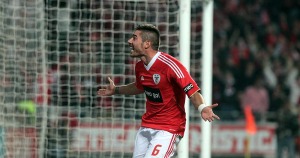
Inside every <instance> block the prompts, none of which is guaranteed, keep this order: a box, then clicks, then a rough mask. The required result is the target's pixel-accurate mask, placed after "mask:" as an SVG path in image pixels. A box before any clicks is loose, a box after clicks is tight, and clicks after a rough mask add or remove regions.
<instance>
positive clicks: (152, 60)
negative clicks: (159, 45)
mask: <svg viewBox="0 0 300 158" xmlns="http://www.w3.org/2000/svg"><path fill="white" fill-rule="evenodd" d="M160 54H161V52H157V53H156V54H155V55H154V57H153V58H152V59H151V61H150V62H149V64H148V65H145V64H144V67H145V69H146V70H147V71H148V70H150V68H151V67H152V65H153V64H154V62H155V61H156V59H157V58H158V56H159V55H160Z"/></svg>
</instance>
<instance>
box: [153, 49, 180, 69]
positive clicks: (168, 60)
mask: <svg viewBox="0 0 300 158" xmlns="http://www.w3.org/2000/svg"><path fill="white" fill-rule="evenodd" d="M158 60H160V61H161V62H163V63H164V64H166V65H169V66H178V67H182V66H183V65H182V64H181V62H180V61H179V60H178V59H176V58H175V57H173V56H171V55H169V54H167V53H163V52H161V54H160V55H159V56H158Z"/></svg>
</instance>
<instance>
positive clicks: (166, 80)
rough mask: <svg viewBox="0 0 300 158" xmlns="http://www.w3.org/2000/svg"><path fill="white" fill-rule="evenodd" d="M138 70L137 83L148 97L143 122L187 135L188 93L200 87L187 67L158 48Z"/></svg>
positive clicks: (137, 67)
mask: <svg viewBox="0 0 300 158" xmlns="http://www.w3.org/2000/svg"><path fill="white" fill-rule="evenodd" d="M135 71H136V86H137V88H139V89H142V90H144V92H145V95H146V98H147V101H146V113H145V114H144V115H143V116H142V126H143V127H149V128H153V129H159V130H166V131H168V132H171V133H174V134H180V135H181V136H183V135H184V129H185V121H186V118H185V115H186V114H185V109H184V103H185V95H187V96H188V97H190V96H191V95H193V94H194V93H196V92H197V91H199V90H200V88H199V87H198V85H197V84H196V82H195V81H194V80H193V79H192V77H191V76H190V74H189V73H188V72H187V70H186V68H185V67H184V66H183V65H182V64H181V63H180V62H179V61H178V60H177V59H176V58H174V57H172V56H170V55H169V54H166V53H163V52H158V53H157V54H156V55H155V56H154V57H153V59H152V60H151V61H150V63H149V64H148V65H145V64H144V63H143V61H139V62H138V63H137V64H136V67H135Z"/></svg>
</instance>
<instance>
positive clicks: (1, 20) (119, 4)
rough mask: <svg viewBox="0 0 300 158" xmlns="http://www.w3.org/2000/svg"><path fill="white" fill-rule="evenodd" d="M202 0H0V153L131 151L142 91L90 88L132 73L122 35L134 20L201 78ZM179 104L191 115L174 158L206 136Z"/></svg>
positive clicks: (195, 149)
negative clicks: (156, 32) (104, 92)
mask: <svg viewBox="0 0 300 158" xmlns="http://www.w3.org/2000/svg"><path fill="white" fill-rule="evenodd" d="M205 2H213V1H210V0H207V1H205ZM203 3H204V1H203V0H158V1H156V0H155V1H152V0H100V1H99V0H88V1H86V0H1V1H0V81H1V82H0V83H1V85H0V93H1V95H0V157H33V158H35V157H36V158H37V157H45V158H46V157H67V158H71V157H81V158H85V157H105V158H106V157H111V158H117V157H118V158H119V157H123V158H126V157H130V156H131V154H132V153H131V152H132V148H133V143H134V136H135V133H136V129H137V128H138V127H139V124H140V118H141V116H142V114H143V113H144V111H145V106H144V103H145V97H144V96H143V95H137V96H113V97H99V96H97V94H96V91H97V89H98V88H99V87H102V86H104V85H106V84H107V83H108V81H107V77H111V78H112V79H113V80H114V81H115V83H116V84H126V83H130V82H132V81H134V79H135V75H134V63H135V62H136V60H135V59H131V58H130V57H129V51H130V48H129V47H128V44H127V40H128V38H129V37H130V36H131V34H132V31H133V29H134V28H135V27H136V26H137V25H138V24H141V23H153V24H154V25H156V26H157V27H158V28H159V29H160V31H161V47H160V50H161V51H163V52H166V53H169V54H171V55H173V56H175V57H176V58H179V59H180V60H181V61H182V62H183V63H184V65H185V66H186V67H187V69H188V70H189V71H190V73H191V75H192V77H193V78H194V79H195V80H196V82H197V83H198V84H199V86H201V87H202V86H204V85H203V83H205V82H206V81H205V80H206V79H204V78H202V77H203V76H202V74H203V73H204V72H202V68H203V67H204V63H203V61H202V60H203V57H204V54H202V52H205V53H209V51H210V50H209V49H208V50H203V49H202V47H203V44H204V43H203V42H204V41H203V40H202V35H204V34H203V33H202V28H203V31H204V29H205V28H206V27H205V26H206V24H205V22H207V21H203V20H202V18H205V17H206V18H207V19H206V20H208V21H209V20H212V19H209V17H208V16H205V17H202V16H204V14H203V11H206V9H205V8H203V7H205V6H206V5H203ZM204 25H205V26H204ZM208 31H212V30H209V29H208V30H205V33H206V34H205V36H208V35H207V33H208V34H209V32H208ZM206 39H207V37H206ZM206 42H207V41H206ZM209 45H210V44H209V43H208V47H209ZM208 64H209V63H208ZM205 73H209V72H205ZM202 80H203V81H202ZM208 88H210V87H203V89H206V91H208V90H209V89H208ZM207 95H210V94H205V99H206V101H207V103H208V104H209V103H210V102H209V101H208V100H209V99H210V96H207ZM186 104H187V106H186V110H187V115H188V116H189V118H190V120H189V118H188V119H187V120H188V122H187V123H188V124H187V133H186V134H185V136H186V137H185V138H183V140H182V143H181V145H180V149H179V151H180V153H179V158H185V157H189V155H193V156H200V149H201V148H205V147H203V146H202V145H201V144H200V143H199V142H205V139H206V138H207V137H203V136H201V135H200V134H199V135H198V136H196V134H193V135H190V136H189V133H190V132H189V131H188V130H189V128H188V127H189V123H192V124H193V127H195V128H194V129H193V131H192V132H194V133H199V132H200V131H198V130H197V129H198V126H199V125H200V122H201V119H200V115H199V113H198V111H197V110H194V108H191V110H189V109H190V107H193V106H191V105H190V103H189V101H188V100H187V102H186ZM203 127H204V126H203ZM204 128H206V127H204ZM209 128H210V127H209ZM189 138H190V139H189ZM189 145H190V146H189ZM200 146H201V147H200ZM204 152H210V151H206V150H205V151H203V150H202V153H204Z"/></svg>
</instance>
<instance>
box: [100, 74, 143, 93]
mask: <svg viewBox="0 0 300 158" xmlns="http://www.w3.org/2000/svg"><path fill="white" fill-rule="evenodd" d="M108 81H109V85H107V86H106V87H105V88H104V89H99V90H98V95H100V96H111V95H114V94H125V95H135V94H140V93H143V92H144V91H143V90H140V89H138V88H137V87H136V86H135V82H133V83H130V84H128V85H124V86H116V85H115V83H114V81H113V80H111V79H110V78H109V77H108Z"/></svg>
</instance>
